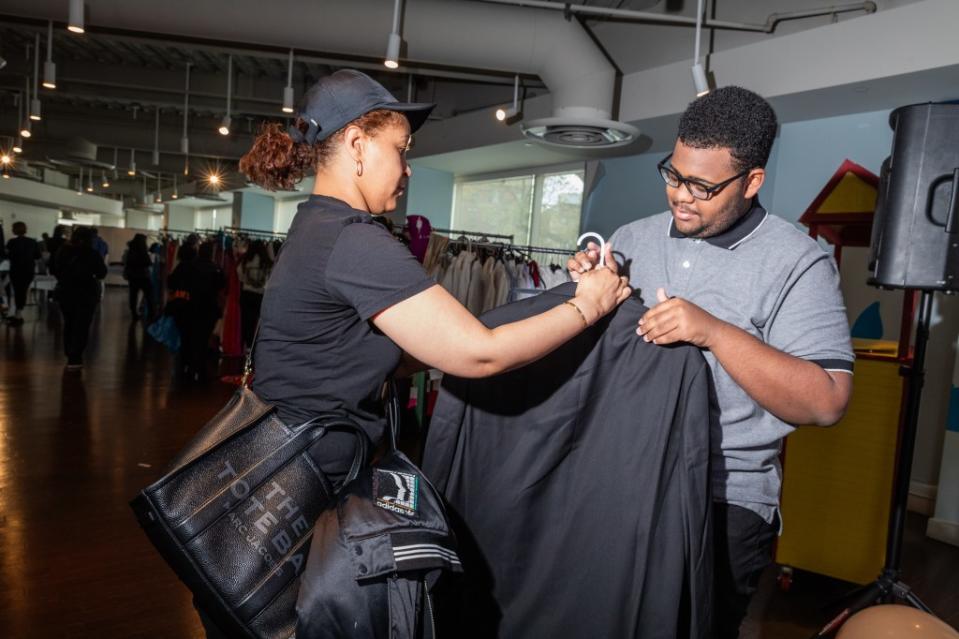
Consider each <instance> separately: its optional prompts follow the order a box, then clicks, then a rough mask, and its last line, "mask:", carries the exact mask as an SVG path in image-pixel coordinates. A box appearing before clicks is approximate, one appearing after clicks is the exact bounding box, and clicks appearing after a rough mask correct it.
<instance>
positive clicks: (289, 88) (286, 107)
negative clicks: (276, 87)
mask: <svg viewBox="0 0 959 639" xmlns="http://www.w3.org/2000/svg"><path fill="white" fill-rule="evenodd" d="M283 113H293V49H290V61H289V63H288V64H287V69H286V87H284V88H283Z"/></svg>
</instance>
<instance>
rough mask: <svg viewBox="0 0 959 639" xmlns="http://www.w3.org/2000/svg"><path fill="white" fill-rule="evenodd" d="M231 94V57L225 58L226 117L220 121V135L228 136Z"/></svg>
mask: <svg viewBox="0 0 959 639" xmlns="http://www.w3.org/2000/svg"><path fill="white" fill-rule="evenodd" d="M232 92H233V56H232V55H228V56H227V58H226V115H224V116H223V120H221V121H220V128H219V129H218V131H219V132H220V135H230V122H231V120H230V98H231V96H230V94H231V93H232Z"/></svg>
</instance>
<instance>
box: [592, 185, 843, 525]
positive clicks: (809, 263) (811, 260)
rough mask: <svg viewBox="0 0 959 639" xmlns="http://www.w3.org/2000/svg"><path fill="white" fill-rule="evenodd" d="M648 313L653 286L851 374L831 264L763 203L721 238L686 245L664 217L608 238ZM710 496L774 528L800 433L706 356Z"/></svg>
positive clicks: (839, 296) (783, 348)
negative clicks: (782, 457) (789, 442)
mask: <svg viewBox="0 0 959 639" xmlns="http://www.w3.org/2000/svg"><path fill="white" fill-rule="evenodd" d="M609 241H610V242H611V243H612V245H613V249H614V251H615V252H616V254H617V258H618V261H620V262H621V263H623V262H624V261H625V264H626V269H627V271H626V273H627V274H628V275H629V279H630V284H631V285H632V286H633V288H635V289H636V291H637V292H639V294H640V295H641V296H642V298H643V301H644V302H645V303H646V305H647V306H654V305H655V304H656V289H657V288H660V287H662V288H665V289H666V294H667V295H669V296H672V297H681V298H683V299H686V300H689V301H690V302H693V303H694V304H696V305H697V306H699V307H701V308H703V309H704V310H706V311H708V312H709V313H711V314H712V315H714V316H715V317H718V318H719V319H722V320H724V321H726V322H729V323H730V324H733V325H735V326H738V327H739V328H741V329H743V330H744V331H746V332H747V333H749V334H750V335H753V336H755V337H757V338H759V339H760V340H762V341H763V342H764V343H766V344H769V345H770V346H773V347H775V348H777V349H779V350H781V351H783V352H786V353H789V354H790V355H794V356H796V357H799V358H802V359H806V360H809V361H811V362H815V363H817V364H819V365H820V366H822V367H823V368H824V369H826V370H832V371H843V372H850V373H851V372H852V367H853V361H854V357H853V353H852V346H851V344H850V340H849V324H848V320H847V319H846V311H845V306H844V304H843V300H842V294H841V293H840V290H839V273H838V270H837V269H836V264H835V262H834V261H833V259H832V258H831V257H830V256H829V255H828V254H826V253H825V252H824V251H823V250H822V248H821V247H820V246H819V244H817V243H816V241H815V240H813V239H812V238H810V237H809V236H808V235H805V234H804V233H802V232H801V231H800V230H799V229H797V228H796V227H794V226H793V225H792V224H790V223H788V222H786V221H785V220H782V219H780V218H778V217H776V216H774V215H769V214H768V213H767V212H766V210H765V209H764V208H763V207H762V206H760V205H759V203H758V202H756V204H755V205H754V206H753V208H752V209H751V210H750V211H749V213H747V214H746V215H745V216H743V217H742V218H741V219H740V220H739V221H738V222H737V223H736V224H735V225H734V226H733V227H732V228H730V229H729V230H727V231H725V232H724V233H721V234H719V235H717V236H715V237H709V238H705V239H702V240H700V239H693V238H687V237H685V236H684V235H682V234H681V233H679V232H678V231H677V230H676V229H675V228H674V226H673V219H672V214H671V213H670V212H669V211H667V212H665V213H661V214H659V215H654V216H652V217H647V218H643V219H640V220H637V221H635V222H632V223H631V224H627V225H626V226H623V227H621V228H620V229H618V230H617V231H616V232H615V233H614V234H613V236H612V237H611V238H610V240H609ZM703 355H704V356H705V357H706V361H707V363H708V364H709V368H710V373H711V390H712V391H714V392H715V396H714V397H713V398H712V400H713V408H714V415H715V418H714V419H715V421H716V422H717V423H714V424H711V427H710V433H711V448H712V459H711V466H712V471H711V472H712V491H713V499H714V500H716V501H722V502H726V503H730V504H736V505H739V506H743V507H746V508H749V509H750V510H752V511H754V512H756V513H758V514H759V515H760V516H761V517H763V519H765V520H766V521H767V522H771V521H772V520H773V516H774V514H775V512H776V509H777V508H778V505H779V490H780V486H781V484H782V468H781V467H780V464H779V451H780V447H781V443H782V438H783V437H785V436H786V435H788V434H789V433H791V432H792V431H793V430H795V426H794V425H792V424H787V423H786V422H783V421H782V420H780V419H778V418H777V417H775V416H773V415H772V414H771V413H769V412H768V411H766V410H764V409H763V408H762V407H760V406H759V404H757V403H756V402H755V401H753V400H752V399H751V398H750V397H749V396H748V395H747V394H746V392H745V391H744V390H743V389H742V388H740V387H739V385H738V384H736V382H735V381H733V379H732V377H730V376H729V374H728V373H726V371H725V370H724V369H723V367H722V366H721V365H720V364H719V362H717V361H716V358H715V357H714V356H713V354H712V353H710V352H709V351H704V352H703Z"/></svg>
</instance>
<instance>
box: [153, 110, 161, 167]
mask: <svg viewBox="0 0 959 639" xmlns="http://www.w3.org/2000/svg"><path fill="white" fill-rule="evenodd" d="M154 120H155V121H156V123H155V125H154V129H153V166H160V107H157V109H156V114H155V117H154Z"/></svg>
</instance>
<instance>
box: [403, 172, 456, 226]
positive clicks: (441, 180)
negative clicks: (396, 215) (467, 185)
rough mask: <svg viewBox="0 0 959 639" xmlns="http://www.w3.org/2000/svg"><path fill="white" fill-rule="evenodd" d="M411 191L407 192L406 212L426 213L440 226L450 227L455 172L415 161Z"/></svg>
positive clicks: (431, 222)
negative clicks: (418, 163)
mask: <svg viewBox="0 0 959 639" xmlns="http://www.w3.org/2000/svg"><path fill="white" fill-rule="evenodd" d="M412 166H413V176H412V177H411V178H410V183H409V192H408V193H407V194H406V214H407V215H425V216H426V217H427V218H429V221H430V224H432V225H433V226H436V227H438V228H447V229H448V228H449V227H450V213H451V212H452V208H453V174H452V173H450V172H448V171H438V170H436V169H428V168H426V167H422V166H416V164H415V163H413V165H412Z"/></svg>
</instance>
